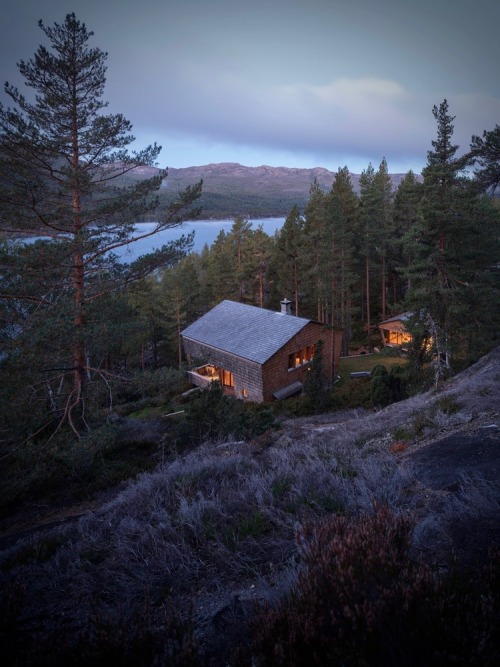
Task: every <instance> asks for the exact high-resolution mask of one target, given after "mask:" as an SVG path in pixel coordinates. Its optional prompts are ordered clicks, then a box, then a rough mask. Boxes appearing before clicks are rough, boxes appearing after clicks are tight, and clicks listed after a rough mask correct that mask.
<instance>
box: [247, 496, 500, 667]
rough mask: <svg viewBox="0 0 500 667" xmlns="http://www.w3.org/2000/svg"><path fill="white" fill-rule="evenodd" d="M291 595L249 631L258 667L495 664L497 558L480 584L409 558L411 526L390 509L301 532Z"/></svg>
mask: <svg viewBox="0 0 500 667" xmlns="http://www.w3.org/2000/svg"><path fill="white" fill-rule="evenodd" d="M298 542H299V547H300V549H301V552H302V557H303V562H304V568H303V570H302V572H301V574H300V576H299V579H298V582H297V586H296V588H295V590H294V591H293V592H292V594H291V595H289V596H288V597H287V598H286V599H285V600H284V601H283V602H281V603H280V604H279V605H278V607H277V608H275V609H270V608H266V609H262V610H261V611H260V613H259V615H258V617H257V620H256V622H255V626H254V628H255V643H254V647H253V653H254V655H253V656H252V657H251V658H250V656H247V658H248V660H249V661H250V660H253V662H256V663H257V664H259V665H262V666H265V665H273V666H274V665H287V666H290V667H294V666H299V665H300V666H302V665H304V666H305V665H308V666H309V665H318V666H319V665H349V666H350V665H359V666H361V665H366V666H371V665H373V666H375V665H376V666H380V667H382V666H383V667H391V666H394V667H399V666H400V665H408V666H415V667H420V666H421V665H436V666H437V665H443V664H454V665H464V666H465V665H467V666H468V667H469V666H471V665H477V666H478V667H479V665H482V666H483V665H493V664H495V663H496V661H497V660H498V657H499V655H498V648H497V645H496V642H495V636H496V635H495V623H496V618H497V615H498V611H499V608H498V607H499V605H498V600H499V598H498V592H499V582H500V577H499V571H498V567H497V565H498V561H499V558H498V553H497V554H496V555H493V556H492V561H491V563H490V566H489V567H488V568H487V569H486V570H485V572H484V573H483V578H482V579H481V580H480V581H477V582H473V581H472V580H471V579H468V580H467V579H466V578H463V577H462V578H458V577H454V576H453V575H449V576H448V577H446V578H440V577H438V576H437V575H436V574H435V573H434V572H433V571H432V570H431V569H430V568H429V567H427V566H425V565H424V564H421V563H414V562H412V560H411V558H410V524H409V523H408V521H407V520H405V519H404V518H401V517H397V516H394V515H393V514H391V513H390V512H389V511H388V510H387V509H380V510H378V511H377V512H376V513H375V514H374V515H373V516H368V517H367V516H365V517H362V518H360V519H358V520H355V521H353V519H352V518H348V517H344V516H333V517H328V518H326V519H324V520H323V521H321V522H320V523H319V524H316V525H315V526H309V527H308V528H306V529H304V530H303V531H302V532H300V533H299V536H298Z"/></svg>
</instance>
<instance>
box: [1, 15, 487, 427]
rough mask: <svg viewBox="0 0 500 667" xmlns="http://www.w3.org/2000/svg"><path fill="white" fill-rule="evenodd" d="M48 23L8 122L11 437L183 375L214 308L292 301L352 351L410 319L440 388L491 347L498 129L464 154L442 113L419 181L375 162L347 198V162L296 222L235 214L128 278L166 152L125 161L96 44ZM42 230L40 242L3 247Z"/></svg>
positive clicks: (78, 30)
mask: <svg viewBox="0 0 500 667" xmlns="http://www.w3.org/2000/svg"><path fill="white" fill-rule="evenodd" d="M41 27H42V29H43V31H44V33H45V35H46V37H47V38H48V39H49V41H50V42H51V44H52V46H53V47H54V49H55V50H56V51H57V52H58V55H53V54H52V53H50V52H49V51H47V50H46V49H45V48H44V47H40V49H39V51H38V52H37V55H36V58H35V60H32V61H27V62H24V61H23V62H21V63H20V65H19V67H20V71H21V74H22V75H23V77H24V78H25V80H26V83H27V85H28V87H30V88H32V89H33V90H34V91H35V92H36V93H37V96H36V98H35V101H34V102H33V101H30V100H29V99H27V98H25V97H24V96H23V95H22V94H21V93H20V92H19V91H18V90H17V89H16V88H14V87H12V86H9V85H8V84H6V93H7V94H8V96H9V97H10V98H11V99H12V101H13V103H14V106H13V108H3V107H2V109H1V113H0V121H1V122H0V131H1V134H0V139H1V141H0V157H1V161H0V206H1V227H2V230H3V232H4V233H5V236H4V237H3V240H2V241H1V246H0V251H1V256H0V263H1V267H2V293H1V301H0V307H1V316H2V325H1V329H0V335H1V342H2V356H1V359H0V363H1V364H2V377H3V382H2V389H1V401H2V415H3V424H2V428H3V429H4V433H5V434H7V435H6V439H7V440H10V438H11V435H12V434H13V433H15V432H16V431H17V430H18V429H19V424H22V425H23V429H24V428H25V427H26V426H27V424H28V423H29V425H30V426H29V428H31V429H32V430H33V431H34V432H37V431H41V432H42V433H43V432H45V431H47V432H48V433H50V432H52V430H53V428H54V424H62V423H66V424H69V425H70V426H71V429H72V430H73V432H74V434H75V435H76V436H77V437H79V434H80V433H82V432H85V431H87V430H88V429H89V422H90V421H91V418H92V414H93V410H96V409H97V410H98V411H99V410H101V409H102V408H104V407H105V406H106V405H108V407H110V406H111V405H112V404H113V401H115V400H116V398H115V393H116V391H117V390H116V387H120V385H121V383H122V382H124V381H125V382H127V381H128V380H129V376H130V375H131V374H133V373H139V374H140V373H144V372H145V371H155V370H156V369H159V368H162V367H166V366H175V367H178V368H182V367H183V364H184V361H185V360H184V358H183V352H182V347H181V339H180V332H181V331H182V329H183V328H184V327H185V326H186V325H188V324H189V323H191V322H192V321H194V320H195V319H196V318H198V317H199V316H200V315H201V314H203V313H204V312H206V311H207V310H208V309H209V308H211V307H212V306H213V305H215V304H216V303H218V302H219V301H221V300H222V299H233V300H237V301H242V302H245V303H249V304H255V305H257V306H260V307H264V308H274V309H276V307H277V304H278V302H279V300H280V299H281V298H283V297H284V296H286V297H288V298H290V299H291V300H292V302H293V305H294V312H295V314H296V315H301V316H307V317H311V318H315V319H317V320H319V321H321V322H323V323H325V325H327V326H330V327H333V328H337V329H341V330H342V331H343V333H344V353H345V354H348V352H349V350H350V349H353V348H356V347H357V348H360V347H363V348H365V349H366V350H368V351H371V349H372V348H373V346H376V345H377V344H378V342H379V340H378V337H377V323H378V322H379V321H381V320H384V319H386V318H387V317H389V316H390V315H392V314H395V313H399V312H403V311H409V312H412V313H413V314H414V318H413V321H411V322H410V325H409V326H410V328H411V330H412V333H413V334H414V336H413V338H414V348H415V349H414V351H413V352H414V354H413V357H414V359H416V360H417V363H418V364H419V365H420V366H423V365H424V364H425V363H426V362H428V361H430V360H432V359H434V360H435V363H436V366H437V371H436V373H437V376H440V375H441V374H442V373H443V372H446V371H448V370H449V369H450V368H451V366H452V364H453V365H454V366H455V368H459V367H460V366H464V365H467V364H469V363H471V362H472V361H474V360H476V359H477V358H478V357H479V356H480V355H482V354H483V353H484V352H486V351H487V350H488V349H490V348H491V347H492V346H493V345H494V343H495V340H496V336H497V334H498V319H497V308H496V305H497V304H498V264H497V261H498V253H497V250H498V221H499V208H498V200H497V199H495V198H494V197H492V194H494V193H495V188H496V186H497V185H498V181H499V171H500V152H499V142H500V127H499V126H496V127H495V128H494V129H493V130H489V131H485V132H484V133H483V136H482V137H477V136H475V137H472V140H471V146H470V149H469V150H468V152H466V153H465V154H462V156H461V157H457V154H458V149H459V147H458V146H456V145H454V144H453V116H451V115H450V112H449V108H448V103H447V101H446V100H444V101H443V102H442V103H441V104H440V105H439V107H434V109H433V114H434V117H435V120H436V129H437V135H436V138H435V139H433V140H431V145H432V147H431V149H430V150H429V151H428V161H427V166H426V167H425V169H424V171H423V182H422V179H420V178H419V179H417V178H416V176H415V174H413V173H412V172H409V173H408V174H406V176H405V177H404V178H403V180H402V181H401V183H400V185H399V186H398V188H397V190H396V191H394V190H393V188H392V184H391V178H390V176H389V173H388V165H387V162H386V160H385V158H384V159H382V161H381V162H380V164H379V165H378V167H377V168H375V167H374V166H373V165H371V164H369V165H367V167H366V169H365V170H364V171H363V173H362V175H361V177H360V180H359V190H360V191H359V194H357V193H355V191H354V189H353V186H352V182H351V178H350V174H349V171H348V167H347V166H346V167H343V168H339V170H338V172H337V173H336V174H335V178H334V180H333V183H332V184H331V188H330V190H329V191H325V190H324V189H323V188H322V187H320V185H319V184H318V182H317V181H314V182H313V184H312V185H311V188H310V192H309V196H308V200H307V202H306V204H305V207H304V209H303V210H302V211H301V210H300V209H299V207H298V206H297V205H293V206H292V207H291V208H290V211H289V213H288V215H287V218H286V221H285V223H284V225H283V227H282V229H281V230H280V231H279V232H278V233H276V235H275V236H274V237H269V236H268V235H267V234H266V233H264V232H263V231H262V230H261V229H259V228H257V229H252V227H251V225H250V223H249V222H248V220H247V219H246V217H245V216H243V215H242V216H237V217H236V218H235V220H234V224H233V227H232V229H231V231H230V232H229V233H227V234H226V233H224V232H221V233H220V235H219V237H218V238H217V240H216V241H215V243H214V244H213V245H212V246H211V247H210V248H209V247H205V248H204V249H203V251H202V252H201V253H192V252H189V250H190V247H191V242H192V239H191V238H189V237H184V236H181V237H180V238H179V240H178V241H177V242H175V243H170V244H168V245H166V246H164V247H163V248H162V249H161V250H159V251H157V252H156V253H154V254H152V255H147V256H143V257H141V258H140V259H139V260H137V261H135V262H134V263H132V264H130V265H127V264H125V265H124V264H120V263H119V262H118V261H117V257H116V255H115V254H114V250H116V249H117V248H120V247H123V246H124V245H127V244H129V243H131V242H133V241H134V238H136V236H134V235H133V225H134V223H135V222H136V221H137V220H138V219H140V218H141V216H142V217H143V216H147V215H150V214H151V213H153V212H155V211H156V210H157V208H158V205H159V203H160V202H159V199H158V192H159V189H160V187H161V184H162V182H163V180H164V178H165V177H166V172H162V171H155V173H154V174H153V175H151V176H150V177H149V178H145V179H142V180H139V181H138V180H136V179H130V178H129V175H130V174H131V173H133V172H134V170H137V169H138V168H141V169H144V168H145V170H146V171H148V165H153V164H154V161H155V160H156V158H157V156H158V151H159V149H158V148H157V147H156V146H150V147H148V148H146V149H145V150H143V151H140V152H138V153H133V154H129V153H128V152H127V145H128V144H130V143H131V141H132V140H133V137H132V135H131V134H130V129H131V126H130V123H129V122H128V121H127V120H126V119H124V118H123V116H121V115H120V114H116V115H108V116H106V115H103V110H104V108H105V103H104V102H103V101H102V95H103V92H104V82H105V78H104V73H105V59H106V54H104V53H103V52H102V51H100V50H99V49H93V48H90V47H89V46H88V44H87V42H88V40H89V39H90V37H91V33H89V32H87V30H86V28H85V26H83V25H82V24H80V23H79V22H78V20H77V19H76V18H75V17H74V16H73V15H69V16H68V17H67V19H66V22H65V23H64V24H63V25H61V26H59V25H58V24H55V27H53V28H49V27H45V26H43V24H41ZM84 75H85V76H84ZM68 89H70V90H72V91H73V93H72V95H71V96H70V97H69V98H68V97H67V96H66V94H65V91H66V90H68ZM124 183H125V185H124ZM201 193H202V182H201V181H200V182H199V183H197V184H193V185H192V186H188V188H186V190H184V191H182V192H181V193H180V194H179V195H178V196H177V199H175V200H173V201H172V202H171V203H170V205H169V206H168V209H167V210H166V211H163V213H162V214H161V215H158V218H159V222H158V223H157V224H156V226H155V227H154V229H153V230H152V231H151V230H149V231H148V232H147V233H146V232H144V234H139V236H143V235H145V234H147V235H149V234H154V233H155V232H157V231H159V230H161V229H164V228H167V227H170V226H172V225H177V224H179V223H180V222H181V221H182V220H185V219H189V218H192V217H194V216H196V215H197V214H198V213H199V208H196V206H197V204H198V203H199V202H198V200H199V198H200V195H201ZM34 228H37V229H40V228H42V229H43V231H44V234H45V235H46V236H47V237H49V240H47V241H38V242H36V243H33V244H30V245H26V244H23V243H22V241H21V242H16V241H15V240H13V239H12V235H15V234H19V233H22V232H23V231H29V230H32V229H34ZM436 360H437V361H436ZM26 415H29V417H28V418H27V417H26ZM57 428H59V427H57ZM23 429H22V430H23ZM26 434H27V433H26Z"/></svg>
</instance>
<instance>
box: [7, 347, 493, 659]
mask: <svg viewBox="0 0 500 667" xmlns="http://www.w3.org/2000/svg"><path fill="white" fill-rule="evenodd" d="M498 356H499V354H498V352H497V353H496V356H495V355H490V358H489V359H486V360H484V361H483V362H480V364H479V366H478V369H477V373H476V374H474V373H473V372H472V371H470V372H469V371H467V372H466V374H465V375H464V377H463V378H462V380H460V379H459V378H455V379H454V380H452V381H451V382H450V383H449V384H448V385H447V387H446V388H445V390H444V392H441V393H439V394H433V393H431V392H429V393H427V394H423V395H419V396H415V397H413V398H411V399H409V400H407V401H402V402H400V403H397V404H394V405H391V406H389V407H387V408H385V409H383V410H380V411H379V412H376V413H370V414H367V413H366V412H365V411H349V412H346V413H343V414H334V415H330V416H321V417H318V418H314V419H308V420H306V419H301V420H295V421H290V422H288V423H286V424H285V425H284V427H283V429H282V431H281V432H280V433H279V434H273V435H272V437H269V438H268V439H265V443H264V440H263V439H262V440H259V442H258V443H257V444H256V443H253V444H252V443H244V442H231V443H205V444H204V445H202V446H200V447H198V448H197V449H196V450H195V451H193V452H191V453H189V454H187V455H185V456H183V457H182V458H178V459H177V460H175V461H174V462H172V463H170V464H168V465H164V466H162V467H159V468H158V469H156V470H155V471H153V472H150V473H145V474H143V475H141V476H140V477H139V478H138V479H136V480H135V481H133V482H131V483H129V485H128V486H127V488H126V489H125V490H123V491H122V492H120V493H119V494H118V495H117V496H116V497H115V498H114V499H113V500H112V501H111V502H110V503H108V504H107V505H105V506H103V507H102V508H101V509H100V510H99V511H96V512H94V513H92V514H90V515H88V516H86V517H84V518H82V519H80V520H79V521H78V523H76V524H72V525H69V526H66V527H61V528H59V529H57V530H53V531H46V532H40V533H38V534H35V535H33V536H32V537H30V538H27V539H24V540H20V541H19V542H18V543H17V544H15V546H13V547H11V548H10V549H8V550H6V551H4V552H3V553H2V554H0V563H1V565H2V570H3V574H2V584H3V593H2V599H1V600H0V603H1V604H2V605H3V608H4V609H5V610H8V613H6V616H7V621H6V625H4V632H8V635H9V636H16V635H15V633H18V635H19V637H21V641H28V640H29V638H30V637H31V638H33V637H36V633H37V632H39V633H40V637H48V636H49V635H50V630H54V629H55V628H60V629H61V630H60V631H61V633H62V634H64V635H66V636H67V637H70V638H71V637H73V636H77V634H78V631H79V629H80V628H81V627H82V624H85V623H86V619H88V618H89V615H91V614H92V613H94V612H95V610H96V609H97V610H99V611H100V612H105V613H106V614H108V615H110V616H111V617H114V616H115V617H116V618H120V619H122V620H123V619H125V620H124V622H126V619H127V618H135V617H137V615H138V614H139V613H140V610H141V609H142V608H143V606H144V604H145V600H146V599H147V600H148V601H149V604H150V608H151V613H152V615H153V622H152V626H153V627H154V624H155V619H156V617H157V615H158V614H160V612H161V610H163V609H164V606H165V605H166V604H167V603H168V602H169V601H172V600H173V601H174V603H175V605H176V606H177V608H178V609H179V610H180V611H181V612H182V613H186V614H187V613H188V609H190V608H191V609H192V610H193V611H192V613H193V618H194V620H195V623H196V627H197V633H198V636H199V638H200V641H201V645H202V648H203V650H204V652H205V654H206V655H211V651H212V652H215V653H212V654H214V655H215V654H217V652H220V651H222V652H224V650H229V649H228V647H230V645H231V642H234V641H235V636H236V635H234V636H232V635H231V633H232V632H234V633H236V628H239V630H238V632H240V633H241V632H242V628H243V629H244V627H246V625H245V623H246V620H245V619H247V616H248V609H249V607H248V605H250V602H251V601H252V600H254V599H259V600H266V601H268V602H269V603H274V602H276V601H277V600H279V599H281V598H282V597H283V596H284V595H286V594H287V592H289V591H290V589H291V587H293V586H294V585H295V582H296V581H297V576H298V569H299V566H300V550H299V549H298V548H297V544H296V541H295V534H296V531H297V530H298V529H299V528H300V526H302V525H304V523H307V524H308V525H310V524H311V522H313V523H314V522H318V521H321V520H322V519H324V518H325V517H329V516H344V517H347V518H348V519H349V520H350V519H354V518H356V517H363V516H368V515H371V514H373V512H374V507H376V506H381V505H384V506H386V507H388V508H390V509H392V511H394V512H395V513H398V512H399V513H404V515H405V516H410V515H411V516H413V517H414V521H415V529H414V541H413V546H412V548H413V549H414V551H415V552H418V551H422V545H424V544H426V545H427V546H432V548H433V549H439V548H440V546H441V545H442V543H443V540H445V541H446V539H447V537H446V536H448V535H449V526H450V525H452V524H453V525H455V526H457V525H459V524H460V521H463V522H465V523H467V525H469V524H470V523H471V522H473V521H474V517H476V516H481V515H484V514H485V513H490V514H491V516H497V517H498V511H499V508H498V498H499V495H500V494H499V489H498V486H496V485H494V484H486V483H485V482H484V480H478V479H473V478H470V479H464V480H463V483H462V484H461V488H460V493H458V494H455V495H442V497H441V498H440V499H438V500H436V501H435V502H434V503H430V502H429V501H428V499H427V498H426V494H427V492H426V490H425V489H422V488H421V487H419V485H418V484H416V476H415V471H414V470H413V469H412V467H411V465H410V464H409V462H408V460H407V458H406V457H407V453H408V451H411V450H412V449H413V448H414V447H415V446H416V444H415V443H417V442H418V440H417V439H416V438H417V432H418V431H420V438H422V437H424V438H429V437H431V436H435V435H436V434H438V433H441V432H444V431H446V430H450V429H459V428H465V427H466V426H467V424H468V423H469V422H470V420H471V415H475V416H476V417H477V418H478V419H479V418H480V416H481V415H486V416H488V415H490V414H491V412H492V410H493V409H494V407H497V406H498V386H497V385H498V382H497V380H498V377H497V375H495V374H497V373H498V371H497V368H498ZM495 378H496V379H495ZM465 394H466V395H467V399H468V402H467V403H462V399H461V398H460V397H461V396H463V395H465ZM446 396H449V397H450V398H447V399H446V400H444V401H443V397H446ZM455 405H458V406H459V409H458V410H454V409H451V408H450V406H455ZM485 418H486V417H485ZM402 428H407V429H408V432H409V433H411V438H409V439H408V441H405V445H408V450H407V451H405V452H402V453H398V452H396V453H395V452H394V451H393V452H391V451H390V450H391V447H392V449H393V450H394V444H393V443H394V440H395V437H394V432H395V430H397V429H402ZM23 591H24V593H23ZM235 596H236V597H235ZM236 609H239V610H240V611H238V612H236V611H235V610H236ZM242 610H246V611H244V612H243V611H242ZM216 616H217V617H218V618H224V619H225V620H224V623H225V625H224V627H225V628H226V631H227V633H228V635H227V636H226V637H225V640H224V643H225V645H226V646H225V648H224V647H222V648H221V646H220V644H221V641H220V639H221V632H222V631H221V629H220V628H221V627H222V626H221V625H219V626H216V625H214V624H213V623H212V619H214V618H215V617H216ZM231 619H232V620H231ZM120 622H122V621H120ZM221 623H222V621H221ZM5 628H7V630H6V629H5ZM4 639H5V637H4ZM217 642H219V643H217ZM215 646H218V648H214V647H215ZM224 655H225V656H226V657H227V655H226V654H224ZM218 657H219V658H220V655H219V656H218ZM224 659H226V658H224ZM27 664H29V663H27ZM33 664H36V663H33Z"/></svg>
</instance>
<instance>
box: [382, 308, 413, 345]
mask: <svg viewBox="0 0 500 667" xmlns="http://www.w3.org/2000/svg"><path fill="white" fill-rule="evenodd" d="M412 316H413V313H401V315H394V317H390V318H389V319H388V320H384V321H383V322H380V324H379V325H378V326H379V329H380V335H381V337H382V343H383V344H384V345H385V346H386V347H399V346H401V345H408V343H410V342H411V333H410V332H409V331H407V329H406V326H405V323H406V322H408V320H409V319H410V317H412Z"/></svg>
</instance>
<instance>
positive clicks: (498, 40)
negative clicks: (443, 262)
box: [0, 0, 500, 173]
mask: <svg viewBox="0 0 500 667" xmlns="http://www.w3.org/2000/svg"><path fill="white" fill-rule="evenodd" d="M70 12H75V14H76V16H77V18H78V19H80V20H81V21H82V22H84V23H85V24H86V26H87V28H88V29H89V30H92V31H93V32H94V36H93V38H92V41H91V45H92V46H93V47H99V48H100V49H102V50H103V51H106V52H107V53H108V60H107V67H108V69H107V82H106V89H105V99H107V100H108V101H109V111H110V112H113V113H122V114H123V115H124V116H125V117H126V118H127V119H128V120H130V121H131V123H132V125H133V133H134V135H135V137H136V141H135V143H134V145H133V146H132V148H136V149H141V148H144V147H145V146H146V145H148V144H151V143H153V142H156V143H158V144H160V145H161V146H162V152H161V155H160V158H159V166H161V167H173V168H180V167H188V166H199V165H205V164H209V163H219V162H238V163H240V164H243V165H246V166H260V165H269V166H274V167H278V166H284V167H295V168H311V167H324V168H326V169H330V170H331V171H336V170H337V169H338V168H339V167H343V166H344V165H347V166H348V167H349V169H350V171H351V172H354V173H360V172H361V171H362V170H363V169H365V168H366V167H367V166H368V164H369V163H370V162H371V163H372V164H373V166H374V167H375V168H377V167H378V165H379V164H380V161H381V160H382V158H384V157H385V158H386V160H387V162H388V166H389V171H390V172H392V173H396V172H406V171H408V170H409V169H413V171H415V172H417V173H420V171H421V170H422V168H423V167H424V166H425V163H426V160H427V151H428V150H430V149H431V141H432V140H433V139H434V138H435V136H436V122H435V120H434V117H433V115H432V108H433V106H434V105H439V104H440V103H441V102H442V101H443V99H445V98H446V99H447V100H448V103H449V105H450V113H451V114H452V115H454V116H455V121H454V126H455V133H454V137H453V139H454V143H456V144H459V146H460V147H461V149H460V150H461V152H465V151H467V150H468V148H469V145H470V141H471V137H472V135H473V134H476V135H481V134H482V133H483V131H484V130H491V129H493V128H494V127H495V125H496V124H500V68H499V63H500V2H498V0H418V1H417V0H307V1H306V0H248V1H240V0H135V1H131V0H68V1H65V0H4V1H3V3H2V12H1V23H0V81H1V82H2V84H3V82H5V81H9V83H11V84H14V85H17V86H19V87H20V88H22V85H23V84H22V79H21V78H20V77H19V74H18V71H17V66H16V64H17V63H18V62H19V61H20V60H29V59H30V58H31V57H32V56H33V54H34V53H35V51H36V49H37V48H38V46H39V44H42V43H43V44H45V45H46V46H48V42H47V39H46V37H45V35H44V34H43V32H42V31H41V29H40V28H39V27H38V20H39V19H42V21H43V23H44V24H45V25H48V26H50V25H52V24H53V23H54V22H57V23H62V22H63V21H64V18H65V16H66V14H68V13H70ZM0 101H2V103H3V104H4V105H6V106H8V105H9V99H8V98H7V97H6V95H5V94H4V92H3V86H2V89H1V91H0Z"/></svg>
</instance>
